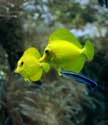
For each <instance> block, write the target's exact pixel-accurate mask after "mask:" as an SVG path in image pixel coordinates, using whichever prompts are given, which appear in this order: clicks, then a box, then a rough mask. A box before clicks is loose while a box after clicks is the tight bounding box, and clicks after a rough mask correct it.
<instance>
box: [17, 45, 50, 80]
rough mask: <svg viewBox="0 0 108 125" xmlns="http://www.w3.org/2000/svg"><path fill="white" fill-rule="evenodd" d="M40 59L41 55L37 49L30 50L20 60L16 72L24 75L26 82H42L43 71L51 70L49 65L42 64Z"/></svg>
mask: <svg viewBox="0 0 108 125" xmlns="http://www.w3.org/2000/svg"><path fill="white" fill-rule="evenodd" d="M39 58H40V53H39V51H38V50H37V49H36V48H34V47H31V48H28V49H27V50H25V52H24V54H23V55H22V57H21V58H20V59H19V60H18V63H17V68H16V69H15V72H16V73H19V74H20V75H22V76H23V77H24V80H25V81H38V80H40V78H41V76H42V74H43V71H45V72H47V71H48V70H49V65H48V64H47V63H40V62H39Z"/></svg>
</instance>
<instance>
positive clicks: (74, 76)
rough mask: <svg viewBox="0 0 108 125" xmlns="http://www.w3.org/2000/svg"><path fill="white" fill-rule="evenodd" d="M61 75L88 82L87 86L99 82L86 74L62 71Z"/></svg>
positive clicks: (93, 85)
mask: <svg viewBox="0 0 108 125" xmlns="http://www.w3.org/2000/svg"><path fill="white" fill-rule="evenodd" d="M61 76H62V77H65V78H68V79H71V80H75V81H77V82H80V83H83V84H86V85H87V86H90V87H95V86H96V85H97V83H96V82H95V81H93V80H91V79H89V78H87V77H86V76H84V75H81V74H78V73H74V72H68V71H61Z"/></svg>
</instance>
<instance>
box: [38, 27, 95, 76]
mask: <svg viewBox="0 0 108 125" xmlns="http://www.w3.org/2000/svg"><path fill="white" fill-rule="evenodd" d="M93 56H94V47H93V44H92V43H91V42H90V41H87V42H86V43H85V46H84V47H83V46H82V45H81V44H80V42H79V41H78V39H77V38H76V37H75V36H74V35H73V34H72V33H71V32H70V31H68V30H67V29H58V30H56V31H55V32H53V33H52V34H51V36H50V37H49V42H48V45H47V46H46V48H45V50H44V54H43V56H42V57H41V58H40V62H48V63H49V64H50V65H52V66H54V67H55V68H56V70H57V71H58V73H59V74H60V72H61V70H65V71H72V72H76V73H79V72H80V71H81V70H82V68H83V66H84V63H85V61H86V60H88V61H91V60H92V59H93Z"/></svg>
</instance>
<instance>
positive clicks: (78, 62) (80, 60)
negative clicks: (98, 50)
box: [63, 55, 85, 73]
mask: <svg viewBox="0 0 108 125" xmlns="http://www.w3.org/2000/svg"><path fill="white" fill-rule="evenodd" d="M84 63H85V56H84V55H80V56H79V57H77V58H76V59H75V60H74V61H73V60H72V61H70V62H68V63H67V65H64V67H63V70H65V71H72V72H76V73H79V72H80V71H81V70H82V68H83V66H84Z"/></svg>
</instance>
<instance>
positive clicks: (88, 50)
mask: <svg viewBox="0 0 108 125" xmlns="http://www.w3.org/2000/svg"><path fill="white" fill-rule="evenodd" d="M82 53H83V54H84V55H85V56H86V57H87V59H88V61H91V60H92V59H93V57H94V47H93V44H92V43H91V42H90V41H87V42H86V44H85V46H84V48H83V49H82Z"/></svg>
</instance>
